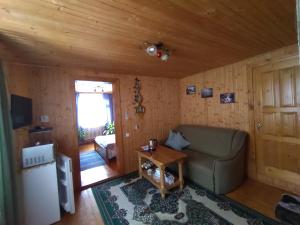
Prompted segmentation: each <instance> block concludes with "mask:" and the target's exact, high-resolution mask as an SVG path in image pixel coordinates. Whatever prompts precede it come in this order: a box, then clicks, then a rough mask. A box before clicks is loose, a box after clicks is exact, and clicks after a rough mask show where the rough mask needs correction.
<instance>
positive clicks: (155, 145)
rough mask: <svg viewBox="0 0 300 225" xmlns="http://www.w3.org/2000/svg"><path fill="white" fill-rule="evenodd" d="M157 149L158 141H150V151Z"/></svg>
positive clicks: (152, 139)
mask: <svg viewBox="0 0 300 225" xmlns="http://www.w3.org/2000/svg"><path fill="white" fill-rule="evenodd" d="M156 147H157V139H155V138H151V139H149V149H150V150H151V151H154V150H155V149H156Z"/></svg>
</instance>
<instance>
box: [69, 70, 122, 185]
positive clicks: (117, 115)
mask: <svg viewBox="0 0 300 225" xmlns="http://www.w3.org/2000/svg"><path fill="white" fill-rule="evenodd" d="M76 80H82V81H96V82H109V83H112V85H113V91H112V95H113V107H114V119H115V131H116V132H115V133H116V147H117V169H118V173H119V176H120V175H123V174H124V154H123V149H124V147H123V135H122V134H123V131H122V113H121V98H120V79H118V78H108V77H102V76H82V75H81V76H73V77H72V79H71V82H72V84H71V86H72V89H73V92H72V95H73V96H72V99H73V101H72V107H73V109H74V110H73V111H74V113H73V121H74V123H73V124H74V126H75V127H74V129H76V130H75V132H74V134H75V135H76V136H75V137H74V140H76V141H75V144H76V146H77V147H79V142H78V124H77V110H76V107H77V106H76V93H75V81H76ZM76 152H77V154H74V155H73V160H74V165H73V169H74V177H75V180H76V181H75V187H76V188H75V189H76V191H80V190H82V187H81V174H80V157H79V154H78V153H79V148H77V151H76ZM108 179H109V178H108Z"/></svg>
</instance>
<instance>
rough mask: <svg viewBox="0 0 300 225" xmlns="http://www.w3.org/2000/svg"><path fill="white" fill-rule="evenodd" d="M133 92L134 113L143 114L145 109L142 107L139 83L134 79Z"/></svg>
mask: <svg viewBox="0 0 300 225" xmlns="http://www.w3.org/2000/svg"><path fill="white" fill-rule="evenodd" d="M133 88H134V89H135V90H134V105H135V107H134V108H135V112H136V113H144V112H145V107H144V106H142V102H143V96H142V95H141V81H140V80H139V79H137V78H135V84H134V87H133Z"/></svg>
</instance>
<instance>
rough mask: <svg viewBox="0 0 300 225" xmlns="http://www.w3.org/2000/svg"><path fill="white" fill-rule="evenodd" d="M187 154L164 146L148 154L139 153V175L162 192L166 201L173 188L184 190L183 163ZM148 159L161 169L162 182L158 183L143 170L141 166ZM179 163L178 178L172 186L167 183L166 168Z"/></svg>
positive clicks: (141, 151) (144, 152) (140, 151)
mask: <svg viewBox="0 0 300 225" xmlns="http://www.w3.org/2000/svg"><path fill="white" fill-rule="evenodd" d="M186 157H187V156H186V154H185V153H183V152H180V151H176V150H173V149H170V148H167V147H164V146H158V147H157V148H156V150H155V151H152V152H146V151H143V150H139V151H138V159H139V175H140V178H142V177H144V178H146V179H147V180H149V181H150V182H151V183H152V184H153V185H154V186H156V187H157V188H158V189H159V190H160V194H161V197H162V198H163V199H164V198H165V194H166V192H167V191H168V190H170V189H171V188H174V187H177V186H180V189H181V190H182V188H183V184H184V180H183V175H182V167H183V162H184V160H185V159H186ZM146 159H148V160H150V161H151V162H153V164H154V165H155V166H157V167H158V168H159V171H160V182H156V181H155V180H154V179H153V177H152V176H151V175H148V174H147V171H146V170H144V169H142V167H141V165H142V163H143V161H145V160H146ZM172 163H177V164H178V177H176V176H175V175H174V174H173V175H174V177H175V182H174V183H173V184H172V185H169V184H166V183H165V179H164V176H165V168H166V166H167V165H169V164H172Z"/></svg>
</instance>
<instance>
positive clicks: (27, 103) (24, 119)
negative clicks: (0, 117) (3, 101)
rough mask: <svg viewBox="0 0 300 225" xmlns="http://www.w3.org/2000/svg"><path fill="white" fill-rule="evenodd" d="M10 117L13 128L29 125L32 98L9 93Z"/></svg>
mask: <svg viewBox="0 0 300 225" xmlns="http://www.w3.org/2000/svg"><path fill="white" fill-rule="evenodd" d="M11 117H12V125H13V129H17V128H20V127H24V126H28V125H31V124H32V100H31V99H30V98H26V97H22V96H18V95H11Z"/></svg>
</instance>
